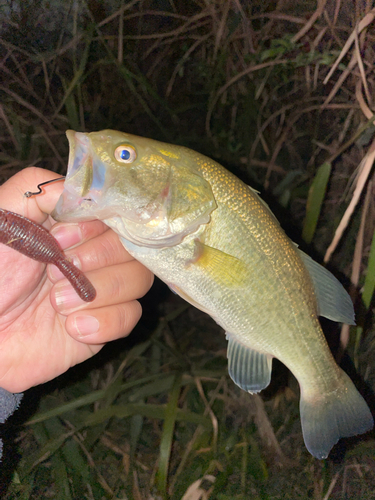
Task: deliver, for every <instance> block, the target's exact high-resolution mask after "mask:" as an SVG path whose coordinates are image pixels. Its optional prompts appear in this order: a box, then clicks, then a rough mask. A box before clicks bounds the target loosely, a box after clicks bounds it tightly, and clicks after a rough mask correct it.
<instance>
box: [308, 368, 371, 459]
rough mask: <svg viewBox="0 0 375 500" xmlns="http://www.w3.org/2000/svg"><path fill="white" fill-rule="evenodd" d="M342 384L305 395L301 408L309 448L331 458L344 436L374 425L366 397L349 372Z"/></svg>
mask: <svg viewBox="0 0 375 500" xmlns="http://www.w3.org/2000/svg"><path fill="white" fill-rule="evenodd" d="M341 375H342V385H341V386H340V387H339V388H338V389H336V390H335V391H332V392H330V393H327V394H320V395H319V397H317V398H314V399H309V400H307V399H304V398H303V392H302V395H301V402H300V412H301V423H302V432H303V438H304V440H305V445H306V448H307V449H308V450H309V452H310V453H311V454H312V455H313V456H314V457H316V458H319V459H322V458H327V457H328V454H329V452H330V451H331V448H332V446H333V445H335V444H336V443H337V441H338V440H339V439H340V438H342V437H350V436H355V435H356V434H363V433H364V432H367V431H369V430H370V429H372V427H373V425H374V420H373V418H372V415H371V412H370V409H369V407H368V406H367V404H366V402H365V400H364V399H363V398H362V396H361V395H360V394H359V392H358V391H357V389H356V388H355V387H354V384H353V382H352V381H351V380H350V378H349V377H348V376H347V375H346V373H345V372H342V373H341Z"/></svg>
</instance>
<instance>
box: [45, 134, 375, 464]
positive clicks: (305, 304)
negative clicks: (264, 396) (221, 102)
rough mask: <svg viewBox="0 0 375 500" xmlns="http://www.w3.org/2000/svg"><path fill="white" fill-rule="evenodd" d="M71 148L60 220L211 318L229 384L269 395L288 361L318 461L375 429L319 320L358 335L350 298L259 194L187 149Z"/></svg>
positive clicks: (107, 143)
mask: <svg viewBox="0 0 375 500" xmlns="http://www.w3.org/2000/svg"><path fill="white" fill-rule="evenodd" d="M68 138H69V140H70V144H71V156H70V160H69V168H68V174H67V179H66V181H65V189H64V193H63V195H62V197H61V199H60V201H59V203H58V205H57V207H56V209H55V213H54V214H53V215H54V217H55V218H56V219H58V220H88V219H93V218H100V219H102V220H104V222H105V223H106V224H108V225H109V226H110V227H112V228H113V229H114V230H115V231H116V232H117V233H118V234H119V235H120V237H121V241H122V242H123V244H124V246H125V247H126V249H127V250H128V251H129V252H130V253H131V254H132V255H133V256H134V257H135V258H136V259H137V260H139V261H140V262H142V263H143V264H144V265H145V266H146V267H148V268H149V269H151V270H152V271H153V272H154V273H155V274H156V275H157V276H159V277H160V278H161V279H162V280H163V281H164V282H166V283H167V284H168V285H169V286H170V287H171V288H172V289H173V290H174V291H176V292H177V293H178V294H180V295H181V296H182V297H183V298H185V299H186V300H187V301H189V302H190V303H192V304H193V305H195V306H196V307H198V308H199V309H201V310H203V311H205V312H207V313H208V314H209V315H210V316H212V317H213V318H214V319H215V320H216V321H217V323H218V324H219V325H221V326H222V327H223V328H224V330H225V331H226V335H227V338H228V341H229V345H228V360H229V373H230V375H231V377H232V379H233V380H234V381H235V382H236V383H237V384H238V385H239V386H240V387H242V388H243V389H245V390H247V391H249V392H258V391H260V390H262V389H264V388H265V387H267V385H268V384H269V381H270V377H271V368H272V367H271V364H272V358H273V357H276V358H278V359H279V360H280V361H282V362H283V363H284V364H285V365H286V366H287V367H288V368H289V369H290V370H291V371H292V373H293V374H294V375H295V376H296V378H297V380H298V382H299V384H300V387H301V403H300V408H301V421H302V428H303V434H304V439H305V443H306V446H307V448H308V449H309V451H310V452H311V453H312V454H313V455H314V456H316V457H318V458H324V457H326V456H327V455H328V453H329V451H330V449H331V447H332V446H333V445H334V444H335V443H336V442H337V441H338V439H339V438H340V437H345V436H351V435H355V434H359V433H362V432H366V431H367V430H369V429H370V428H371V427H372V425H373V420H372V416H371V413H370V411H369V409H368V407H367V405H366V403H365V402H364V400H363V399H362V397H361V396H360V395H359V393H358V392H357V390H356V389H355V387H354V385H353V384H352V382H351V380H350V379H349V377H348V376H347V375H346V374H345V373H344V372H343V371H342V370H341V369H340V368H339V367H338V366H337V364H336V363H335V361H334V359H333V357H332V355H331V353H330V351H329V349H328V346H327V343H326V341H325V338H324V335H323V333H322V330H321V327H320V324H319V321H318V318H317V316H318V315H322V316H326V317H328V318H330V319H334V320H337V321H342V322H347V323H350V324H353V322H354V312H353V306H352V303H351V301H350V298H349V296H348V295H347V293H346V292H345V290H344V289H343V287H342V286H341V285H340V283H339V282H338V281H337V280H336V279H335V278H334V277H333V275H331V274H330V273H329V272H328V271H326V270H325V269H324V268H322V267H321V266H319V265H318V264H317V263H315V262H314V261H313V260H312V259H310V258H309V257H308V256H307V255H305V254H303V253H302V252H300V251H299V250H298V249H297V247H296V245H294V244H293V243H292V242H291V241H290V239H289V238H288V237H287V236H286V235H285V233H284V232H283V230H282V229H281V227H280V226H279V224H278V222H277V220H276V219H275V217H274V216H273V214H272V213H271V212H270V210H269V209H268V207H267V206H266V205H265V203H264V202H263V201H262V200H261V198H260V197H259V196H258V195H257V193H256V192H255V191H254V190H253V189H251V188H250V187H249V186H247V185H246V184H244V183H243V182H241V181H240V180H239V179H238V178H237V177H235V176H234V175H232V174H231V173H230V172H228V171H227V170H226V169H224V168H223V167H222V166H221V165H219V164H218V163H216V162H214V161H213V160H211V159H209V158H207V157H205V156H203V155H201V154H199V153H196V152H194V151H191V150H189V149H187V148H183V147H180V146H172V145H168V144H164V143H160V142H157V141H153V140H151V139H144V138H141V137H137V136H132V135H130V134H124V133H121V132H116V131H110V130H105V131H102V132H94V133H91V134H82V133H74V132H72V131H69V132H68Z"/></svg>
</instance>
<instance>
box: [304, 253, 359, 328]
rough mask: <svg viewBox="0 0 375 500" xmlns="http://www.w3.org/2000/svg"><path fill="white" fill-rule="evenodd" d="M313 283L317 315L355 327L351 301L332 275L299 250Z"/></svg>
mask: <svg viewBox="0 0 375 500" xmlns="http://www.w3.org/2000/svg"><path fill="white" fill-rule="evenodd" d="M298 253H299V255H300V257H301V258H302V260H303V263H304V264H305V266H306V269H307V270H308V272H309V274H310V277H311V280H312V282H313V285H314V288H315V293H316V297H317V301H318V314H319V316H324V317H325V318H328V319H331V320H333V321H338V322H339V323H347V324H348V325H355V320H354V308H353V303H352V300H351V298H350V296H349V294H348V292H347V291H346V290H345V288H344V287H343V286H342V284H341V283H340V282H339V280H337V279H336V278H335V277H334V276H333V274H332V273H330V272H329V271H328V270H327V269H326V268H325V267H323V266H321V265H320V264H318V263H317V262H315V260H313V259H312V258H311V257H309V256H308V255H306V254H305V253H304V252H302V251H301V250H298Z"/></svg>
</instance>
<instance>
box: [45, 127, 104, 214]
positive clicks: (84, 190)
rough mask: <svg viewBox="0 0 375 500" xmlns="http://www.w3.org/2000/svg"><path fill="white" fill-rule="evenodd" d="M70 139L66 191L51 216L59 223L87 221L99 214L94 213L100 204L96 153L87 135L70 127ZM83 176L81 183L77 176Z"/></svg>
mask: <svg viewBox="0 0 375 500" xmlns="http://www.w3.org/2000/svg"><path fill="white" fill-rule="evenodd" d="M66 136H67V138H68V141H69V160H68V167H67V173H66V178H65V182H64V190H63V192H62V194H61V196H60V198H59V199H58V201H57V204H56V206H55V208H54V210H53V211H52V213H51V216H52V217H53V218H54V219H55V220H57V221H59V222H69V221H87V220H94V219H97V218H98V217H97V216H96V215H95V214H93V213H92V212H95V211H96V209H97V206H98V202H97V200H96V199H95V196H94V193H91V192H90V190H91V187H92V184H93V152H92V148H91V141H90V138H89V136H88V135H87V134H84V133H83V132H75V131H74V130H67V131H66ZM77 176H78V179H79V178H80V177H81V179H79V182H77V181H75V179H76V178H77Z"/></svg>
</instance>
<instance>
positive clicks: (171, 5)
mask: <svg viewBox="0 0 375 500" xmlns="http://www.w3.org/2000/svg"><path fill="white" fill-rule="evenodd" d="M0 9H1V10H0V15H1V18H2V20H3V23H2V27H1V31H0V54H1V65H0V75H1V81H0V121H1V124H2V132H1V134H0V143H1V148H0V178H1V179H0V180H1V181H4V180H5V179H6V178H8V177H9V176H11V175H12V174H13V173H15V172H16V171H17V170H19V169H22V168H24V167H26V166H28V165H31V164H33V165H37V166H40V167H45V168H48V169H51V170H54V171H56V172H59V173H64V172H65V169H66V164H67V155H68V144H67V140H66V138H65V135H64V132H65V130H66V129H67V128H72V129H74V130H89V131H91V130H100V129H104V128H114V129H119V130H124V131H128V132H131V133H134V134H138V135H142V136H146V137H147V136H148V137H152V138H154V139H159V140H163V141H166V142H172V143H177V144H182V145H185V146H189V147H192V148H193V149H195V150H198V151H200V152H202V153H204V154H207V155H208V156H211V157H213V158H215V159H216V160H218V161H219V162H220V163H222V164H224V165H225V166H226V167H227V168H229V169H231V170H232V171H233V172H235V173H236V174H237V175H238V176H240V177H241V178H243V179H245V180H246V181H248V182H249V183H250V184H251V185H252V186H254V187H256V188H258V189H259V190H260V191H261V192H262V196H263V197H264V198H265V199H266V200H267V202H268V203H269V204H270V205H271V208H272V209H273V210H274V211H275V213H276V215H277V217H278V218H279V219H280V221H281V223H282V225H283V227H285V229H286V230H287V232H288V233H289V234H290V235H291V237H292V239H293V240H295V241H297V242H298V243H300V244H302V246H304V247H305V249H307V251H309V253H310V254H312V255H314V254H315V257H317V259H318V260H319V257H320V259H321V260H323V258H324V261H325V262H326V263H327V264H328V265H329V266H330V267H331V268H332V269H333V270H334V271H335V274H336V275H339V276H340V275H341V276H340V278H342V281H343V282H344V283H346V284H347V285H349V284H350V283H351V293H352V296H353V299H354V300H355V302H356V308H357V320H358V326H357V327H355V328H353V329H352V330H351V331H350V334H349V332H348V330H346V329H345V328H343V329H342V330H341V332H338V330H337V327H336V326H335V325H332V324H328V323H329V322H326V323H324V326H325V328H326V332H327V336H328V337H329V341H330V343H331V344H332V345H333V346H334V347H335V346H336V349H335V351H336V354H337V357H338V359H339V360H341V362H342V365H343V366H344V367H345V369H347V370H349V372H350V375H351V376H352V377H353V375H354V379H356V373H357V380H359V381H360V382H361V383H362V388H365V389H366V391H367V392H366V391H365V393H364V394H365V396H367V399H368V401H369V404H370V406H371V401H372V404H373V406H372V407H373V408H374V398H373V396H372V394H373V392H372V391H374V390H375V364H374V354H375V331H374V324H373V316H372V308H373V306H374V302H373V300H372V297H373V291H374V286H375V278H374V276H375V232H374V230H375V216H374V215H375V212H374V211H375V205H374V199H375V197H374V194H375V178H374V171H373V168H372V164H373V161H374V156H375V139H374V130H375V127H374V124H375V119H374V116H373V114H374V109H375V104H374V97H373V96H374V95H375V74H374V64H373V63H374V57H375V52H374V50H375V49H374V47H375V43H374V39H375V30H374V22H375V9H374V8H372V2H370V1H369V0H365V1H363V0H346V1H345V0H344V1H340V0H319V1H317V2H315V1H313V0H306V1H304V2H288V1H285V0H279V1H271V0H264V1H261V0H253V1H245V0H243V1H241V0H191V1H184V0H132V1H125V0H106V1H103V2H101V1H99V0H76V1H64V2H61V1H59V0H48V1H47V0H22V1H21V0H7V1H5V2H3V3H2V4H1V6H0ZM33 187H34V186H30V188H33ZM300 235H302V237H303V239H301V236H300ZM144 310H145V314H144V318H143V320H142V321H141V323H140V325H139V326H138V327H137V328H136V330H135V331H134V333H133V334H132V335H131V337H130V338H129V339H125V340H123V341H118V342H116V343H114V344H113V345H111V346H107V348H105V349H104V351H103V352H102V353H101V354H100V355H98V356H97V357H96V358H95V359H93V360H90V362H87V363H85V364H84V365H82V366H79V367H76V368H74V369H72V370H70V371H69V373H67V374H66V375H64V376H62V377H60V378H59V379H57V380H55V381H53V382H51V383H49V384H46V385H45V386H44V387H41V388H36V389H33V390H30V391H28V393H27V394H26V395H25V401H24V402H23V404H22V406H21V409H20V410H18V412H17V413H16V414H15V415H14V417H12V419H11V421H10V422H9V423H8V424H7V425H6V427H4V426H3V427H4V428H5V430H6V436H7V438H6V447H7V449H8V451H7V455H6V456H5V458H4V462H3V463H2V471H1V472H2V481H1V484H2V486H1V487H0V490H1V488H2V494H3V496H4V498H6V499H7V498H9V499H11V498H12V499H15V498H17V499H39V498H55V499H59V498H61V499H64V500H67V499H69V498H72V499H73V498H87V499H107V498H108V499H109V498H111V499H112V498H117V499H134V500H145V499H148V500H151V499H155V500H156V499H171V500H179V499H183V500H193V499H194V500H200V499H202V500H203V499H218V500H227V499H228V500H229V499H238V500H240V499H249V498H252V499H262V500H263V499H264V500H265V499H284V498H290V499H315V500H320V499H324V500H328V499H330V500H336V499H337V500H339V499H340V500H341V499H349V498H350V499H374V498H375V493H374V486H373V485H374V484H375V442H374V437H373V435H368V436H361V437H357V438H353V439H351V440H342V441H341V442H340V443H339V444H338V445H337V446H336V447H335V448H334V450H333V452H332V454H331V455H330V458H329V459H328V460H325V461H322V462H319V461H317V460H315V459H314V458H312V457H311V456H310V455H309V454H308V452H307V451H306V449H305V448H304V445H303V440H302V436H301V430H300V423H299V413H298V387H297V384H296V382H295V381H294V379H292V377H291V376H290V375H289V374H288V373H287V372H286V370H285V369H284V368H283V367H282V366H281V365H279V364H276V367H275V370H274V375H273V381H272V384H271V387H270V388H269V389H267V391H265V393H264V394H262V397H259V396H249V395H248V394H245V393H243V392H241V391H240V390H239V389H237V387H235V386H234V384H233V383H232V382H231V381H230V379H229V378H228V375H227V361H226V354H225V352H226V351H225V348H226V342H225V339H224V336H223V334H222V332H221V330H220V328H219V327H217V326H216V325H215V324H214V322H213V321H212V320H211V319H210V318H208V317H207V316H205V315H204V314H203V313H200V312H199V311H197V310H195V309H193V308H192V307H190V306H187V305H186V304H185V303H184V302H183V301H182V300H180V299H179V298H178V297H175V296H173V295H171V294H169V293H168V291H167V290H166V288H164V286H163V285H162V284H160V283H156V285H155V287H154V289H153V291H151V293H150V295H149V296H148V297H146V299H145V300H144ZM339 337H340V339H341V343H340V347H339V346H338V338H339ZM344 349H347V352H348V353H349V355H350V358H351V359H352V360H353V363H354V365H353V364H352V363H351V362H350V359H349V357H348V356H347V355H345V356H343V355H342V353H343V350H344ZM354 367H355V369H354ZM357 385H358V384H357ZM359 388H361V385H359ZM371 398H372V399H371ZM3 430H4V429H3ZM4 432H5V431H4ZM15 442H16V443H17V445H15V444H14V443H15ZM12 449H13V451H12Z"/></svg>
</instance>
